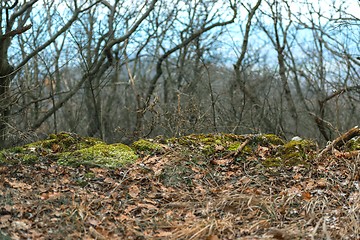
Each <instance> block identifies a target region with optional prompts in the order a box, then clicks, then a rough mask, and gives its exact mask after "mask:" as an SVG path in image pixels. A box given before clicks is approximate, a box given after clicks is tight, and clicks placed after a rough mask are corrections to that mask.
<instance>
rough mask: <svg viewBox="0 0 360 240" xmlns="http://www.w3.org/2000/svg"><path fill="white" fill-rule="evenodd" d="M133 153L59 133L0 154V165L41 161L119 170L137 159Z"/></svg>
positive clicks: (97, 140)
mask: <svg viewBox="0 0 360 240" xmlns="http://www.w3.org/2000/svg"><path fill="white" fill-rule="evenodd" d="M137 158H138V157H137V155H136V154H135V153H134V151H133V150H132V149H131V148H130V147H128V146H126V145H124V144H111V145H108V144H106V143H104V142H103V141H101V140H99V139H96V138H91V137H80V136H79V135H77V134H73V133H66V132H61V133H59V134H51V135H50V136H49V137H48V138H47V139H45V140H42V141H37V142H34V143H30V144H27V145H24V146H20V147H14V148H10V149H4V150H2V151H0V163H6V164H17V163H24V164H32V163H35V162H38V161H42V160H51V161H57V162H58V163H59V164H63V165H71V166H79V165H90V166H100V167H109V168H113V167H119V166H122V165H124V164H127V163H131V162H133V161H135V160H136V159H137Z"/></svg>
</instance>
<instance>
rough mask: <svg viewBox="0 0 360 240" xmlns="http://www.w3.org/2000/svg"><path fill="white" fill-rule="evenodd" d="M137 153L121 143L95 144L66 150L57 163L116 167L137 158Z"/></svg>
mask: <svg viewBox="0 0 360 240" xmlns="http://www.w3.org/2000/svg"><path fill="white" fill-rule="evenodd" d="M137 158H138V157H137V155H136V154H135V153H134V151H133V150H132V149H131V148H130V147H129V146H126V145H124V144H121V143H117V144H111V145H108V144H103V143H101V144H96V145H94V146H92V147H88V148H84V149H80V150H76V151H74V152H66V153H63V154H61V155H60V158H59V160H58V163H59V164H63V165H70V166H79V165H90V166H102V167H108V168H116V167H120V166H123V165H125V164H128V163H132V162H134V161H135V160H136V159H137Z"/></svg>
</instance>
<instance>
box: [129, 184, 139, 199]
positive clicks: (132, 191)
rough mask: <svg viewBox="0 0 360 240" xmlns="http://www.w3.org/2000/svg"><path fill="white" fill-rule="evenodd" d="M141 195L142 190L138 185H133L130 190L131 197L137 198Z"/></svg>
mask: <svg viewBox="0 0 360 240" xmlns="http://www.w3.org/2000/svg"><path fill="white" fill-rule="evenodd" d="M139 193H140V189H139V188H138V186H136V185H133V186H131V187H130V188H129V195H130V196H131V197H132V198H136V197H137V196H138V195H139Z"/></svg>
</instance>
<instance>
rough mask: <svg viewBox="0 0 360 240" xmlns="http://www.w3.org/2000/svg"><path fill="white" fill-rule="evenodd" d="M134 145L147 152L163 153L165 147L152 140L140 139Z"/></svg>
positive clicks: (137, 148) (135, 147)
mask: <svg viewBox="0 0 360 240" xmlns="http://www.w3.org/2000/svg"><path fill="white" fill-rule="evenodd" d="M132 147H133V148H134V149H135V150H137V151H141V152H145V153H147V154H149V153H150V154H154V153H162V152H163V151H164V147H163V146H162V145H161V144H158V143H154V142H151V141H150V140H145V139H140V140H138V141H136V142H134V143H133V144H132Z"/></svg>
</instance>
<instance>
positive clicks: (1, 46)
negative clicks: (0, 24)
mask: <svg viewBox="0 0 360 240" xmlns="http://www.w3.org/2000/svg"><path fill="white" fill-rule="evenodd" d="M9 45H10V38H3V37H2V36H0V149H1V148H3V147H4V146H5V143H6V142H5V139H6V128H7V124H8V118H9V113H10V104H11V102H10V94H9V86H10V80H11V77H12V72H13V71H14V67H13V66H11V65H10V64H9V61H8V59H7V58H8V56H7V51H8V48H9Z"/></svg>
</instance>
